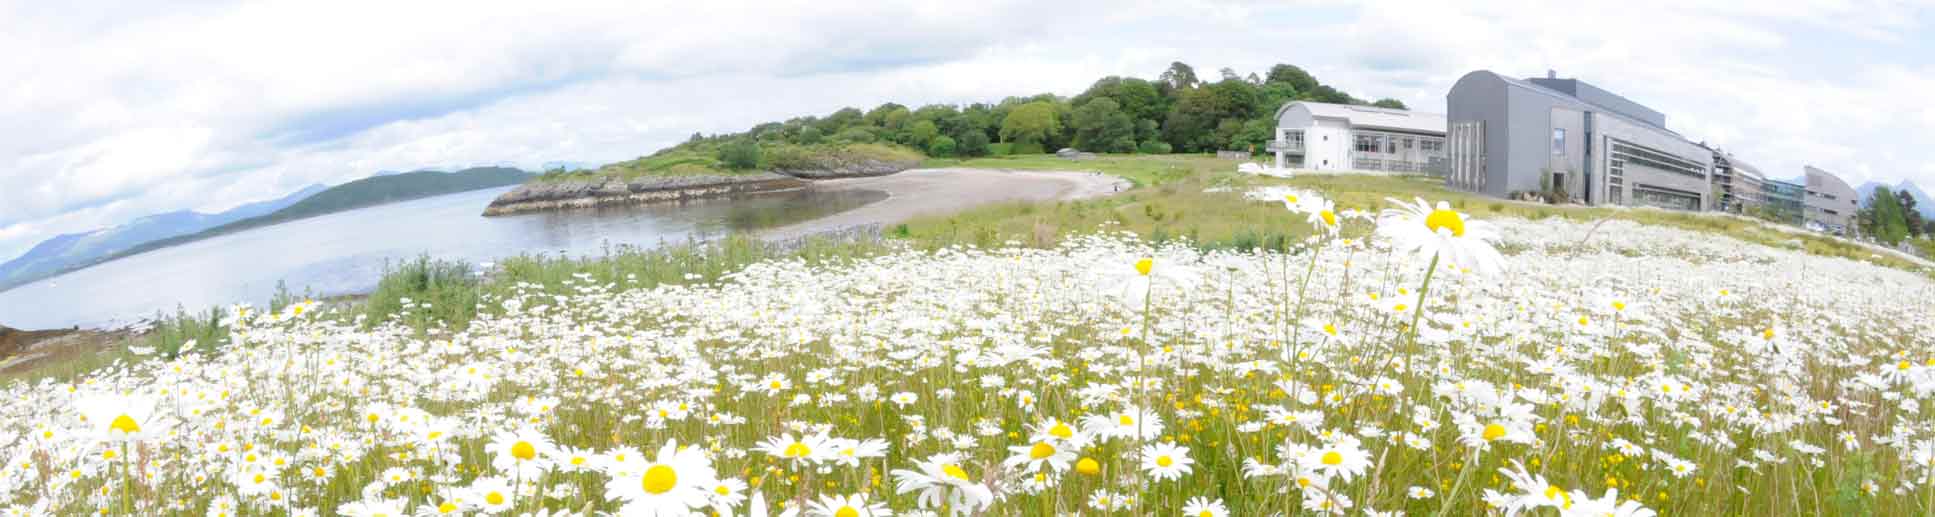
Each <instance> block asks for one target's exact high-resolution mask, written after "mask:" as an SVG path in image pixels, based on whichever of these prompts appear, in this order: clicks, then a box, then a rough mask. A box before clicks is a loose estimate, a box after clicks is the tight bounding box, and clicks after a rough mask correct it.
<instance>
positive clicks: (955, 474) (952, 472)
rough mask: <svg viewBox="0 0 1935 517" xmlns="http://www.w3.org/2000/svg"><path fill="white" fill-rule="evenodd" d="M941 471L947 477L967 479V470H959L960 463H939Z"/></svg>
mask: <svg viewBox="0 0 1935 517" xmlns="http://www.w3.org/2000/svg"><path fill="white" fill-rule="evenodd" d="M941 473H943V474H947V476H948V477H951V478H954V479H959V480H961V481H967V480H968V475H967V471H965V470H961V466H960V465H955V464H952V463H949V464H946V465H941Z"/></svg>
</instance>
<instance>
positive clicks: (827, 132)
mask: <svg viewBox="0 0 1935 517" xmlns="http://www.w3.org/2000/svg"><path fill="white" fill-rule="evenodd" d="M1218 75H1219V77H1218V78H1217V80H1215V81H1210V80H1206V79H1203V78H1201V77H1198V76H1197V74H1196V70H1195V69H1194V68H1192V67H1190V66H1189V65H1188V64H1185V63H1182V62H1180V61H1178V62H1174V63H1170V65H1169V68H1168V69H1166V70H1164V71H1163V72H1162V73H1161V74H1160V75H1158V76H1157V77H1156V78H1155V79H1154V80H1148V79H1141V78H1136V77H1118V76H1109V77H1104V78H1101V79H1099V80H1097V81H1095V83H1094V84H1093V85H1091V86H1089V87H1088V89H1087V90H1084V91H1083V92H1082V93H1080V94H1078V95H1075V96H1074V97H1062V96H1058V95H1055V94H1052V93H1043V94H1038V95H1033V96H1026V97H1009V98H1006V99H1002V100H1001V101H1000V102H994V103H972V104H966V105H953V104H929V105H925V106H920V107H918V108H910V107H908V106H904V105H901V104H897V103H892V102H888V103H885V104H881V105H879V106H876V107H874V108H873V109H869V110H861V109H859V108H851V107H849V108H842V109H840V110H838V111H835V112H833V113H831V114H828V115H826V116H823V117H820V116H805V117H795V118H792V119H787V120H786V121H784V122H768V123H764V124H760V125H757V126H753V128H752V129H750V130H747V131H746V132H743V133H732V134H722V135H712V136H707V135H702V134H694V135H692V139H691V140H690V141H689V142H688V144H699V145H707V146H715V147H716V148H717V149H719V152H720V154H721V156H720V159H721V161H722V162H727V163H739V162H745V161H748V155H750V154H754V153H757V152H758V151H757V150H756V148H754V146H758V145H770V144H793V145H818V144H825V143H893V144H899V145H904V146H907V147H911V148H914V149H917V150H920V151H922V152H925V153H926V154H928V155H929V156H936V157H955V156H960V157H973V156H986V155H991V154H992V155H1000V154H1029V153H1044V152H1049V151H1052V150H1056V149H1061V148H1065V147H1068V148H1075V149H1079V150H1083V151H1090V152H1105V153H1150V154H1163V153H1171V152H1192V153H1193V152H1208V151H1215V150H1261V149H1262V147H1263V145H1264V144H1265V143H1266V142H1268V141H1270V140H1271V139H1273V138H1275V130H1276V120H1275V116H1276V110H1277V108H1278V107H1280V106H1282V105H1283V104H1284V103H1287V102H1290V101H1298V100H1304V101H1316V102H1330V103H1339V104H1367V105H1374V106H1380V107H1388V108H1398V109H1404V108H1405V106H1404V103H1403V102H1399V101H1398V100H1396V99H1382V100H1378V101H1376V102H1366V101H1364V100H1360V99H1358V98H1356V97H1352V96H1350V95H1349V94H1346V93H1344V92H1343V91H1340V90H1338V89H1336V88H1335V87H1332V86H1330V85H1326V84H1323V83H1321V82H1319V81H1318V80H1317V79H1316V78H1315V77H1313V76H1311V75H1310V73H1309V72H1306V71H1304V70H1303V69H1302V68H1299V67H1297V66H1295V65H1288V64H1278V65H1275V66H1272V67H1270V69H1269V70H1268V71H1266V72H1265V73H1263V74H1262V75H1259V74H1257V73H1255V72H1252V73H1250V74H1248V75H1247V76H1239V75H1238V74H1237V72H1236V71H1234V70H1231V69H1229V68H1224V69H1222V70H1220V71H1219V74H1218Z"/></svg>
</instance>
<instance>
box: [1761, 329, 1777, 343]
mask: <svg viewBox="0 0 1935 517" xmlns="http://www.w3.org/2000/svg"><path fill="white" fill-rule="evenodd" d="M1760 337H1761V338H1762V339H1766V340H1768V341H1772V340H1773V339H1774V328H1773V327H1768V328H1767V330H1763V331H1761V332H1760Z"/></svg>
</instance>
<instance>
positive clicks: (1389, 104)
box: [1371, 97, 1411, 110]
mask: <svg viewBox="0 0 1935 517" xmlns="http://www.w3.org/2000/svg"><path fill="white" fill-rule="evenodd" d="M1371 105H1372V106H1377V107H1379V108H1391V109H1400V110H1401V109H1411V108H1406V107H1404V101H1401V100H1397V99H1393V98H1390V97H1385V98H1382V99H1378V100H1377V102H1373V103H1371Z"/></svg>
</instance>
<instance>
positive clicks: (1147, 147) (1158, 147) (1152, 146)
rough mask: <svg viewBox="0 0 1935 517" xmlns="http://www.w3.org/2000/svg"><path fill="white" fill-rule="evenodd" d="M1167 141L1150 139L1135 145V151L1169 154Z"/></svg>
mask: <svg viewBox="0 0 1935 517" xmlns="http://www.w3.org/2000/svg"><path fill="white" fill-rule="evenodd" d="M1169 151H1170V148H1169V142H1164V141H1161V140H1150V141H1147V142H1143V143H1142V145H1139V146H1136V149H1135V152H1138V153H1142V154H1169Z"/></svg>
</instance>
